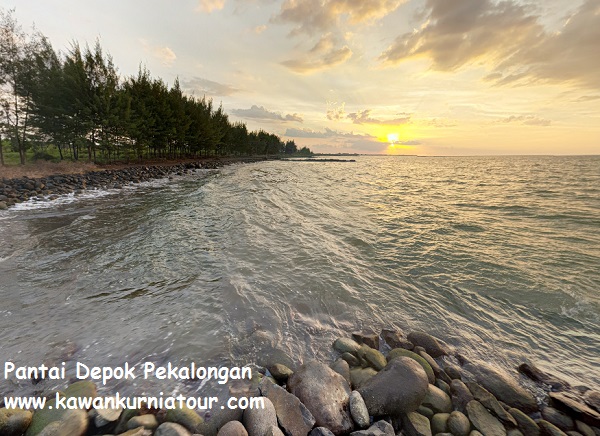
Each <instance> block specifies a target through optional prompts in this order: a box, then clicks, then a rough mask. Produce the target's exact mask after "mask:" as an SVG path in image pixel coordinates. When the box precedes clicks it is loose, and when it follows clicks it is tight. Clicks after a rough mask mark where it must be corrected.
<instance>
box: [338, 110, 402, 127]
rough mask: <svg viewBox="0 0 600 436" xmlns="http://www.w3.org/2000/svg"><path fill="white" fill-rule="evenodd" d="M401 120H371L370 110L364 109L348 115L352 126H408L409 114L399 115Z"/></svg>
mask: <svg viewBox="0 0 600 436" xmlns="http://www.w3.org/2000/svg"><path fill="white" fill-rule="evenodd" d="M399 115H402V117H401V118H394V119H391V120H380V119H377V118H371V109H365V110H363V111H358V112H353V113H350V114H348V118H349V119H351V120H352V122H353V123H354V124H383V125H398V124H408V123H409V122H410V115H409V114H399Z"/></svg>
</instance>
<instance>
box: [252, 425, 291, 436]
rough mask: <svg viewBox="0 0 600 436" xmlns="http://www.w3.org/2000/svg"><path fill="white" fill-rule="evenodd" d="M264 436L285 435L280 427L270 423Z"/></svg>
mask: <svg viewBox="0 0 600 436" xmlns="http://www.w3.org/2000/svg"><path fill="white" fill-rule="evenodd" d="M246 434H247V433H246ZM265 436H285V435H284V434H283V432H282V431H281V429H280V428H279V427H277V426H276V425H272V426H271V427H269V429H268V430H267V434H266V435H265Z"/></svg>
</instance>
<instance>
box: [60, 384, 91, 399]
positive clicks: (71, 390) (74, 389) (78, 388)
mask: <svg viewBox="0 0 600 436" xmlns="http://www.w3.org/2000/svg"><path fill="white" fill-rule="evenodd" d="M97 395H98V389H97V388H96V384H95V383H94V382H91V381H87V380H82V381H78V382H75V383H73V384H72V385H70V386H69V387H68V388H67V389H65V397H67V398H71V397H75V398H96V396H97Z"/></svg>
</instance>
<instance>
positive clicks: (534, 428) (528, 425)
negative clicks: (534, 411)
mask: <svg viewBox="0 0 600 436" xmlns="http://www.w3.org/2000/svg"><path fill="white" fill-rule="evenodd" d="M508 413H510V415H511V416H512V417H513V418H515V421H516V422H517V426H518V427H519V429H520V430H521V431H522V432H523V434H524V435H525V436H540V427H539V426H538V425H537V424H536V422H535V421H534V420H533V419H531V418H530V417H529V416H528V415H526V414H525V413H523V412H521V411H520V410H519V409H514V408H511V409H508Z"/></svg>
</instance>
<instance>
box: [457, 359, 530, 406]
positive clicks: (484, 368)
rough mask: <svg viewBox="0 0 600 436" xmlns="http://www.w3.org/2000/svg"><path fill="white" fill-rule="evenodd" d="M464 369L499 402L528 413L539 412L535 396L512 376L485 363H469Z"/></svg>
mask: <svg viewBox="0 0 600 436" xmlns="http://www.w3.org/2000/svg"><path fill="white" fill-rule="evenodd" d="M463 369H467V370H468V371H469V372H471V373H472V374H473V375H474V376H475V379H476V381H477V383H479V384H480V385H481V386H483V387H484V388H486V389H487V390H488V391H489V392H490V393H491V394H492V395H494V396H495V397H496V398H497V399H498V400H500V401H503V402H504V403H506V404H508V405H509V406H511V407H515V408H517V409H520V410H522V411H523V412H526V413H533V412H536V411H537V410H538V406H537V403H536V401H535V398H534V397H533V395H532V394H531V393H530V392H528V391H527V390H525V389H524V388H523V387H522V386H520V385H519V384H518V383H517V381H516V380H515V379H514V378H513V377H512V376H511V375H509V374H506V373H505V372H503V371H500V370H498V369H496V368H494V367H492V366H490V365H488V364H487V363H484V362H477V364H471V363H467V364H465V365H463Z"/></svg>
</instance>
